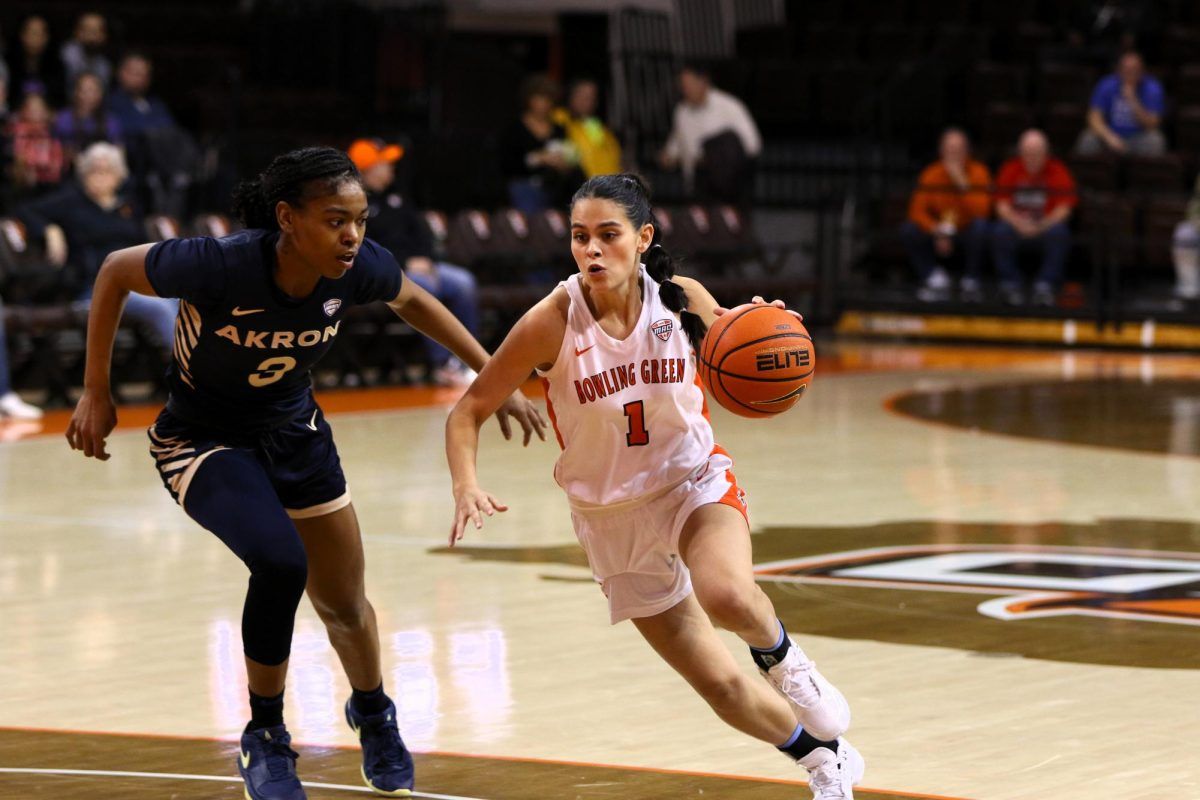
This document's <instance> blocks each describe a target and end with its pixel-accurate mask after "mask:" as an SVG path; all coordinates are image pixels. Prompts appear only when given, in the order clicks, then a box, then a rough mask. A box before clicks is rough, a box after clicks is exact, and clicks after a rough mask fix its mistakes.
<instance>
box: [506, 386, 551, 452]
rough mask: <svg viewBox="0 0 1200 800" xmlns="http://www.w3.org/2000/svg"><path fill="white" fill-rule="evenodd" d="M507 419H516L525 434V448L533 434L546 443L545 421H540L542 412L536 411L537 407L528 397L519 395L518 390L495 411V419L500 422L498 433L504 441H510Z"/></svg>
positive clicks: (510, 426)
mask: <svg viewBox="0 0 1200 800" xmlns="http://www.w3.org/2000/svg"><path fill="white" fill-rule="evenodd" d="M509 417H513V418H514V419H516V421H517V422H518V423H520V425H521V429H522V430H523V431H524V432H525V441H524V443H523V444H524V446H525V447H528V446H529V442H530V440H531V439H533V434H535V433H536V434H537V436H538V438H539V439H541V440H542V441H543V442H544V441H546V421H545V420H544V419H542V412H540V411H538V408H537V406H535V405H534V404H533V403H532V402H531V401H530V400H529V398H528V397H526V396H525V395H523V394H521V392H520V390H518V391H515V392H513V394H512V396H511V397H509V398H508V399H507V400H505V401H504V404H503V405H501V406H500V408H499V409H498V410H497V411H496V419H497V420H498V421H499V422H500V432H501V433H502V434H504V438H505V439H512V424H511V423H509V421H508V418H509Z"/></svg>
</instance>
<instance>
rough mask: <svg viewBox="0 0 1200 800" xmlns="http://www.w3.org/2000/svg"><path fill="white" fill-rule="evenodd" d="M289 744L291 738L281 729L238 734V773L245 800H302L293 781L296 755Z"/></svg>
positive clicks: (302, 790)
mask: <svg viewBox="0 0 1200 800" xmlns="http://www.w3.org/2000/svg"><path fill="white" fill-rule="evenodd" d="M291 744H292V737H291V735H290V734H289V733H288V732H287V728H285V727H284V726H283V725H276V726H275V727H273V728H259V729H258V730H253V731H250V732H249V733H243V734H242V752H241V753H240V754H239V756H238V772H240V773H241V774H242V780H244V781H245V782H246V797H247V798H249V800H306V798H307V795H305V794H304V787H303V786H301V785H300V779H299V778H297V777H296V759H297V758H299V757H300V754H299V753H297V752H296V751H295V750H293V749H292V748H291Z"/></svg>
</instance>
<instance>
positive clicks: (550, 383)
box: [446, 174, 863, 800]
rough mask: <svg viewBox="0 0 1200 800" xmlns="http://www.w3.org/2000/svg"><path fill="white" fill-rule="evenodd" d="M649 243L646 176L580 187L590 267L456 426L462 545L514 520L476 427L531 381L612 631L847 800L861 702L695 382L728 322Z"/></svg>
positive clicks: (492, 365) (482, 377)
mask: <svg viewBox="0 0 1200 800" xmlns="http://www.w3.org/2000/svg"><path fill="white" fill-rule="evenodd" d="M655 238H656V231H655V226H654V223H653V218H652V216H651V213H650V195H649V192H648V191H647V189H646V186H645V184H644V183H642V181H641V179H640V178H638V177H637V176H635V175H628V174H625V175H601V176H598V177H594V178H591V179H589V180H588V181H587V182H586V183H584V184H583V186H582V187H581V188H580V189H579V190H578V191H577V192H576V193H575V197H574V199H573V201H572V204H571V240H572V245H571V251H572V254H573V255H574V256H575V261H576V263H577V265H578V267H579V273H578V274H575V275H572V276H571V277H570V278H569V279H567V280H565V281H563V282H562V283H560V284H559V285H558V287H557V288H555V289H554V291H553V292H551V293H550V295H549V296H547V297H546V298H545V299H544V300H542V301H541V302H539V303H538V304H537V305H535V306H534V307H533V308H532V309H530V310H529V312H528V313H526V314H525V316H524V317H522V318H521V320H520V321H519V322H518V323H517V324H516V325H515V326H514V327H513V329H512V331H511V332H510V333H509V335H508V337H507V338H506V339H505V340H504V343H503V344H502V345H500V348H499V350H497V351H496V357H495V358H493V359H492V360H491V361H489V362H488V365H487V367H485V368H484V370H483V371H482V372H481V373H480V374H479V377H478V378H477V379H476V380H475V383H473V384H472V385H471V388H470V389H468V390H467V393H466V395H464V396H463V398H462V400H460V401H459V403H458V405H457V406H455V408H454V410H453V411H452V412H451V413H450V417H449V419H448V420H447V421H446V454H447V457H448V458H449V461H450V473H451V475H452V477H453V480H454V484H453V485H454V501H455V512H454V523H453V526H452V529H451V534H450V543H451V545H453V544H454V542H455V541H457V540H458V539H459V538H461V537H462V535H463V531H464V530H465V529H466V527H467V525H468V523H473V524H474V527H475V528H476V529H478V528H480V527H482V524H483V519H484V516H485V515H486V516H490V515H492V514H493V513H495V512H496V511H504V510H505V507H504V506H503V505H501V504H500V503H499V502H498V501H497V500H496V499H495V498H494V497H492V496H491V495H490V494H488V493H487V492H485V491H483V490H482V489H481V488H480V487H479V484H478V481H477V476H476V472H475V458H476V454H477V452H478V449H479V426H480V425H481V423H482V422H483V420H485V419H486V418H487V417H488V416H489V415H490V414H491V413H492V410H493V409H495V408H496V407H497V406H499V405H500V403H501V402H502V401H503V400H504V398H505V397H506V396H508V394H509V393H510V392H512V391H513V388H515V387H517V386H519V385H520V384H521V383H522V382H523V381H524V380H525V379H526V377H527V376H528V375H529V373H530V371H532V370H534V369H536V370H537V372H538V374H539V375H541V376H542V377H543V379H544V382H545V386H546V398H547V404H548V406H549V413H550V420H551V422H553V423H554V429H555V433H557V434H558V441H559V444H561V445H562V447H563V453H562V456H561V457H560V458H559V460H558V463H557V464H556V466H555V469H554V477H555V479H556V480H557V481H558V483H559V485H561V486H562V487H563V489H564V490H565V491H566V493H567V497H568V501H569V502H570V505H571V520H572V522H573V523H574V526H575V533H576V535H577V537H578V539H579V542H580V544H581V545H582V546H583V549H584V552H585V553H587V557H588V563H589V564H590V566H591V568H592V572H593V574H594V575H595V577H596V580H597V582H599V583H600V586H601V588H602V590H603V591H604V594H605V596H606V597H607V598H608V605H609V615H610V618H611V620H612V622H613V623H617V622H620V621H622V620H626V619H631V620H633V624H634V625H635V626H636V627H637V629H638V632H639V633H641V634H642V636H643V638H645V639H646V641H647V642H648V643H649V644H650V646H651V647H653V648H654V650H655V651H656V652H657V653H658V654H659V655H660V656H661V657H662V658H663V660H665V661H666V662H667V663H668V664H670V665H671V667H673V668H674V669H675V670H676V671H678V672H679V673H680V675H682V676H683V678H684V679H685V680H687V682H688V683H689V684H691V685H692V687H693V688H695V690H696V692H697V693H698V694H700V695H701V696H702V697H703V698H704V699H705V701H707V702H708V703H709V705H710V706H712V709H713V711H715V712H716V713H717V715H718V716H720V717H721V719H722V720H724V721H725V722H726V723H728V724H729V725H731V726H733V727H734V728H736V729H738V730H739V731H742V732H743V733H746V734H749V735H750V736H753V737H755V738H757V739H759V740H761V741H764V742H767V743H768V744H772V745H774V746H776V747H777V748H778V749H779V750H780V751H781V752H783V753H784V754H785V755H787V756H789V757H791V758H792V759H794V760H796V761H797V762H798V763H800V764H801V765H803V766H804V767H805V768H806V769H808V771H809V775H810V776H811V786H812V789H813V793H814V795H815V797H816V798H817V800H849V798H852V797H853V788H852V786H853V784H855V783H857V782H858V780H859V779H860V778H861V777H862V773H863V759H862V756H860V755H859V754H858V751H857V750H855V749H854V747H852V746H851V745H850V744H849V743H848V742H847V741H846V740H845V739H843V738H841V735H842V733H843V732H845V730H846V728H847V727H848V726H849V724H850V708H849V705H848V704H847V703H846V699H845V698H844V697H843V696H842V694H841V692H839V691H838V690H837V689H836V688H834V687H833V685H832V684H830V683H829V681H827V680H825V678H824V677H822V676H821V674H820V673H819V672H818V671H817V669H816V666H815V665H814V664H813V662H812V661H810V660H809V659H808V658H807V656H805V655H804V653H803V651H801V650H800V648H799V647H798V646H796V645H795V644H794V643H793V642H792V640H791V639H790V638H789V637H788V635H787V632H786V631H785V630H784V628H783V623H781V622H780V621H779V619H778V618H777V617H776V615H775V611H774V608H773V607H772V605H771V601H770V599H769V598H768V597H767V596H766V594H764V593H763V591H762V590H761V589H760V588H759V587H758V585H757V584H756V583H755V581H754V571H753V566H752V560H751V548H750V531H749V526H748V523H747V518H746V502H745V499H744V495H743V493H742V491H741V490H740V489H739V488H738V486H737V483H736V482H735V480H734V477H733V473H732V472H731V471H730V469H731V468H732V466H733V462H732V460H731V459H730V458H729V456H728V454H727V453H726V452H725V451H724V450H722V449H721V448H720V447H719V446H716V445H715V443H714V441H713V431H712V427H711V425H710V424H709V422H708V416H707V409H706V408H705V404H704V392H703V390H702V389H701V388H700V385H699V381H698V380H697V379H696V367H695V353H694V348H698V347H699V343H700V341H701V339H702V338H703V337H704V333H705V331H706V330H707V327H708V326H709V325H711V324H712V322H713V320H714V319H715V318H716V317H717V315H718V314H720V313H724V312H723V310H722V309H719V308H718V307H717V302H716V300H714V299H713V297H712V295H710V294H709V293H708V292H707V291H706V290H705V289H704V287H703V286H701V285H700V284H699V283H698V282H697V281H694V280H691V279H689V278H675V277H674V273H675V265H674V263H673V261H672V259H671V257H670V255H668V254H667V252H666V251H665V250H664V249H663V248H662V247H660V246H659V245H658V244H656V243H655ZM643 262H644V263H643ZM755 302H762V300H761V299H760V298H755ZM776 302H777V303H778V305H779V306H781V307H782V305H783V304H782V303H781V302H779V301H776ZM693 585H694V587H695V592H694V593H693ZM710 619H711V620H712V621H713V622H716V623H717V624H718V625H720V626H722V627H724V628H725V629H727V630H729V631H732V632H734V633H736V634H737V635H738V636H739V637H741V638H742V640H743V641H745V642H746V644H747V645H749V647H750V655H751V657H752V658H753V660H754V662H755V664H756V665H757V666H758V668H759V670H760V671H761V672H762V674H763V675H764V677H766V679H767V681H768V682H769V683H770V684H771V685H770V686H768V685H767V683H762V682H759V681H752V680H750V679H749V678H748V677H746V675H745V674H744V673H743V671H742V669H741V667H739V666H738V663H737V662H736V661H735V660H734V658H733V656H732V655H731V654H730V652H729V651H728V650H727V649H726V647H725V645H724V643H723V642H721V640H720V638H719V637H718V635H717V632H716V630H715V629H714V627H713V624H712V622H710ZM772 686H773V687H774V688H772Z"/></svg>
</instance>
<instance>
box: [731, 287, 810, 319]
mask: <svg viewBox="0 0 1200 800" xmlns="http://www.w3.org/2000/svg"><path fill="white" fill-rule="evenodd" d="M750 302H751V303H753V304H754V305H756V306H774V307H775V308H782V309H783V310H784V311H787V312H788V313H789V314H791V315H792V316H793V317H795V318H796V319H798V320H800V321H801V322H803V321H804V317H803V316H801V314H800V312H799V311H792V310H791V309H790V308H788V307H787V306H786V305H784V302H783V301H782V300H772V301H771V302H769V303H768V302H767V301H766V300H764V299H763V298H762V297H761V296H760V295H757V294H756V295H754V297H752V298H750ZM728 310H729V309H728V308H723V307H721V306H717V307H716V308H714V309H713V316H714V317H719V316H721V315H722V314H724V313H725V312H726V311H728Z"/></svg>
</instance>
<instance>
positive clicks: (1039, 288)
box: [1033, 283, 1058, 308]
mask: <svg viewBox="0 0 1200 800" xmlns="http://www.w3.org/2000/svg"><path fill="white" fill-rule="evenodd" d="M1033 304H1034V305H1035V306H1041V307H1043V308H1053V307H1054V306H1055V305H1057V304H1058V300H1057V298H1056V297H1055V296H1054V287H1052V286H1051V285H1050V284H1048V283H1039V284H1037V285H1036V286H1034V287H1033Z"/></svg>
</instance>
